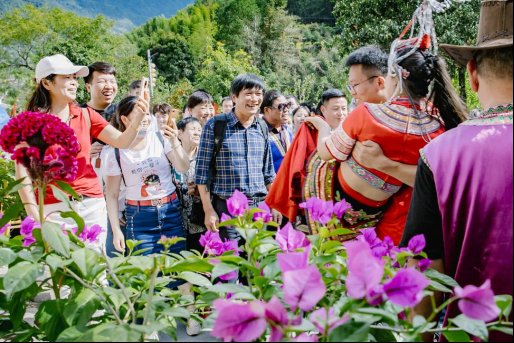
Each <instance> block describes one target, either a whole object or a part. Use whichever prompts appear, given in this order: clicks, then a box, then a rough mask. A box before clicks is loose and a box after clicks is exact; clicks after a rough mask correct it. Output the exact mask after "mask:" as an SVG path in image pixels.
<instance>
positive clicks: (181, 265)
mask: <svg viewBox="0 0 514 343" xmlns="http://www.w3.org/2000/svg"><path fill="white" fill-rule="evenodd" d="M212 268H213V265H212V264H210V263H209V262H207V261H206V260H203V259H201V258H196V259H187V260H183V261H178V262H176V263H174V264H173V265H172V266H171V267H170V268H167V269H166V272H182V271H193V272H197V273H209V272H211V270H212Z"/></svg>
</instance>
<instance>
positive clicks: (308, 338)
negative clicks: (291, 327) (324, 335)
mask: <svg viewBox="0 0 514 343" xmlns="http://www.w3.org/2000/svg"><path fill="white" fill-rule="evenodd" d="M293 342H319V337H318V336H316V335H309V334H308V333H306V332H304V333H302V334H300V335H298V336H296V338H294V339H293Z"/></svg>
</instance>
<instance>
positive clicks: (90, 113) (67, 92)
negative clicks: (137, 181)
mask: <svg viewBox="0 0 514 343" xmlns="http://www.w3.org/2000/svg"><path fill="white" fill-rule="evenodd" d="M88 73H89V70H88V67H86V66H76V65H73V63H72V62H71V61H70V60H69V59H68V58H66V57H65V56H63V55H60V54H59V55H53V56H47V57H45V58H43V59H42V60H41V61H39V63H38V64H37V66H36V82H37V88H36V90H35V91H34V93H33V94H32V97H31V99H30V101H29V104H28V106H27V110H28V111H37V112H43V113H51V114H53V115H56V116H58V117H59V118H60V119H61V120H62V121H63V122H65V123H67V124H68V125H69V126H70V127H71V128H72V129H73V130H74V131H75V134H76V136H77V139H78V141H79V145H80V151H79V153H78V155H77V161H78V166H79V172H78V176H77V178H76V179H75V181H73V182H71V183H70V185H71V187H72V188H73V189H74V190H75V191H76V192H77V193H78V194H79V195H80V196H81V200H80V201H72V207H73V210H74V211H75V212H77V213H78V214H79V215H80V216H81V217H82V218H83V219H84V221H85V223H86V225H88V226H91V225H93V224H98V225H100V226H101V227H102V228H103V230H104V232H103V233H102V235H101V236H100V239H99V243H98V245H99V247H100V248H103V246H104V245H105V234H106V231H105V230H106V228H107V210H106V205H105V200H104V197H103V192H102V187H101V186H100V183H99V182H98V178H97V177H96V174H95V171H94V169H93V166H92V165H91V159H90V149H91V139H92V138H97V139H100V140H101V141H103V142H105V143H107V144H109V145H112V146H113V147H117V148H127V147H129V146H130V144H131V143H132V141H133V140H134V138H136V136H137V134H138V131H139V128H140V123H141V121H142V120H143V118H144V117H145V114H146V113H148V102H147V100H146V99H145V97H144V96H141V97H139V98H138V100H137V104H136V106H135V107H134V109H133V118H134V122H133V123H132V124H131V125H129V127H127V130H125V132H123V133H121V132H120V131H118V130H116V129H115V128H114V127H112V126H111V125H110V124H109V123H108V122H107V121H106V120H105V119H104V118H103V117H102V116H101V115H99V114H98V113H97V112H95V111H94V110H92V109H90V108H88V109H86V108H83V109H81V108H80V107H79V106H78V105H77V104H76V103H75V99H76V96H77V88H78V85H79V83H78V80H77V78H78V77H84V76H87V75H88ZM16 169H17V176H18V177H20V178H21V177H27V178H28V174H27V171H26V170H25V168H24V167H23V166H21V165H19V164H17V165H16ZM19 193H20V197H21V199H22V201H23V203H24V204H25V209H26V211H27V214H28V215H31V216H32V217H33V218H39V216H38V214H37V213H38V212H37V211H38V210H37V205H36V197H35V194H34V192H33V191H32V190H31V188H30V187H24V188H22V189H20V191H19ZM44 205H45V206H44V209H45V215H46V216H47V219H48V220H50V221H52V222H56V223H58V224H66V226H67V227H69V228H71V227H73V226H76V224H75V223H74V222H73V220H70V219H69V218H67V219H66V218H62V217H61V216H60V211H69V208H68V205H67V204H66V203H63V202H60V201H59V200H58V199H56V198H55V197H54V195H53V194H52V192H47V193H46V197H45V204H44Z"/></svg>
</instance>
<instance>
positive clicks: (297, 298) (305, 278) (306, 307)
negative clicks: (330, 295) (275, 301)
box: [282, 266, 327, 312]
mask: <svg viewBox="0 0 514 343" xmlns="http://www.w3.org/2000/svg"><path fill="white" fill-rule="evenodd" d="M282 279H283V282H284V300H285V302H286V303H287V304H288V305H289V307H290V308H291V309H292V310H293V311H295V310H296V309H297V308H298V307H299V308H300V309H301V310H302V311H305V312H306V311H310V310H312V308H313V307H314V306H316V304H317V303H318V301H320V300H321V299H322V298H323V296H324V295H325V292H326V291H327V288H326V286H325V283H324V282H323V280H322V278H321V273H320V272H319V270H318V268H317V267H316V266H308V267H307V268H304V269H297V270H291V271H288V272H285V273H284V274H283V276H282Z"/></svg>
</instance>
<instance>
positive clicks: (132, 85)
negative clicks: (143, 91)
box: [129, 80, 141, 90]
mask: <svg viewBox="0 0 514 343" xmlns="http://www.w3.org/2000/svg"><path fill="white" fill-rule="evenodd" d="M138 88H141V80H135V81H132V82H131V83H130V85H129V90H133V89H138Z"/></svg>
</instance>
